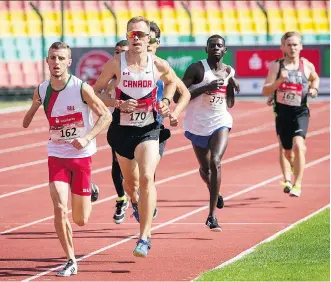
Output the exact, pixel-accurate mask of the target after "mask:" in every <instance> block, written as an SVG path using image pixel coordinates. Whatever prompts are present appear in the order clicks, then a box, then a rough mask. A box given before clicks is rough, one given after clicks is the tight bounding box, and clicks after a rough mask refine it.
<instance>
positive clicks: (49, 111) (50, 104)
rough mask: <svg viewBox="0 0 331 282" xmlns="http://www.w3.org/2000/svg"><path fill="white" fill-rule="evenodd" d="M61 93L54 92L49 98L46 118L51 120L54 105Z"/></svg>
mask: <svg viewBox="0 0 331 282" xmlns="http://www.w3.org/2000/svg"><path fill="white" fill-rule="evenodd" d="M59 94H60V92H58V91H54V90H52V93H51V97H50V98H49V102H48V107H47V111H46V116H47V118H48V119H49V118H50V117H51V114H52V110H53V108H54V104H55V102H56V99H57V97H58V96H59Z"/></svg>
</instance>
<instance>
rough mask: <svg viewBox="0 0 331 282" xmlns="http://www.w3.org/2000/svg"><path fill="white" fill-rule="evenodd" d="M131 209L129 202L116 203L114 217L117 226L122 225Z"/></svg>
mask: <svg viewBox="0 0 331 282" xmlns="http://www.w3.org/2000/svg"><path fill="white" fill-rule="evenodd" d="M128 207H129V201H128V200H122V201H118V200H117V201H116V210H115V213H114V216H113V219H114V222H115V223H116V224H121V223H122V222H123V221H124V219H125V213H126V210H127V208H128Z"/></svg>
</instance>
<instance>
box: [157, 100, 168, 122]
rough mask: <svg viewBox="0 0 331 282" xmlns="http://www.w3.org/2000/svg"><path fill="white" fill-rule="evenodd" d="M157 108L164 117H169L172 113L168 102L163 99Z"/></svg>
mask: <svg viewBox="0 0 331 282" xmlns="http://www.w3.org/2000/svg"><path fill="white" fill-rule="evenodd" d="M157 108H158V111H159V113H160V115H161V116H162V117H164V118H165V117H167V116H168V115H169V113H170V109H169V106H168V105H167V103H164V102H163V101H161V102H159V103H158V106H157Z"/></svg>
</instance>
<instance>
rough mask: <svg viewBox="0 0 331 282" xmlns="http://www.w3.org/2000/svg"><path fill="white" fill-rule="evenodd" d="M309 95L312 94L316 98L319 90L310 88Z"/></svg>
mask: <svg viewBox="0 0 331 282" xmlns="http://www.w3.org/2000/svg"><path fill="white" fill-rule="evenodd" d="M308 95H310V97H312V98H316V97H317V95H318V92H317V90H316V89H315V88H309V90H308Z"/></svg>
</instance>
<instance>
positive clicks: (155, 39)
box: [149, 37, 160, 44]
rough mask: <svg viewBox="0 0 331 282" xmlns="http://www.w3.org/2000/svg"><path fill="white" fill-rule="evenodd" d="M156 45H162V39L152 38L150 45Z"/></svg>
mask: <svg viewBox="0 0 331 282" xmlns="http://www.w3.org/2000/svg"><path fill="white" fill-rule="evenodd" d="M154 43H160V39H158V38H156V37H155V38H151V40H150V41H149V44H154Z"/></svg>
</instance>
